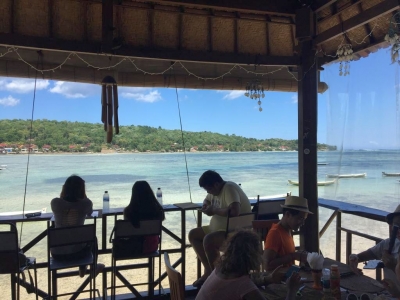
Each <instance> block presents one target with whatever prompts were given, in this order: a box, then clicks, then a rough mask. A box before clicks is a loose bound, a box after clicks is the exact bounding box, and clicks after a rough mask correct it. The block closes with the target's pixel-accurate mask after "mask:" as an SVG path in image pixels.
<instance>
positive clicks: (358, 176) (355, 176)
mask: <svg viewBox="0 0 400 300" xmlns="http://www.w3.org/2000/svg"><path fill="white" fill-rule="evenodd" d="M366 176H367V173H359V174H328V175H326V177H328V178H364V177H366Z"/></svg>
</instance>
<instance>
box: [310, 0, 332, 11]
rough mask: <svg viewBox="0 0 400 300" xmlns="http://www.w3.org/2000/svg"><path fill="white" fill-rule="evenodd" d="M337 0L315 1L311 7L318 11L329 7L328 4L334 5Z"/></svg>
mask: <svg viewBox="0 0 400 300" xmlns="http://www.w3.org/2000/svg"><path fill="white" fill-rule="evenodd" d="M336 1H337V0H317V1H314V3H313V4H312V5H311V9H312V10H313V11H314V12H315V13H317V12H319V11H321V10H323V9H325V8H327V7H328V6H330V5H332V4H333V3H335V2H336Z"/></svg>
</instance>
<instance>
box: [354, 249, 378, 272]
mask: <svg viewBox="0 0 400 300" xmlns="http://www.w3.org/2000/svg"><path fill="white" fill-rule="evenodd" d="M370 259H377V257H376V255H375V254H374V252H373V251H372V250H371V249H368V250H365V251H363V252H361V253H359V254H350V256H349V266H350V269H351V270H352V271H353V272H354V273H355V274H357V275H361V274H362V272H361V271H360V270H358V263H359V262H363V261H367V260H370Z"/></svg>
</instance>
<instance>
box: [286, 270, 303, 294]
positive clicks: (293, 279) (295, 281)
mask: <svg viewBox="0 0 400 300" xmlns="http://www.w3.org/2000/svg"><path fill="white" fill-rule="evenodd" d="M300 280H301V276H300V274H299V273H297V272H293V273H292V275H291V276H290V277H289V278H288V279H287V280H286V286H287V290H288V291H287V294H286V299H285V300H294V299H296V294H297V291H298V290H299V288H300V286H301V281H300Z"/></svg>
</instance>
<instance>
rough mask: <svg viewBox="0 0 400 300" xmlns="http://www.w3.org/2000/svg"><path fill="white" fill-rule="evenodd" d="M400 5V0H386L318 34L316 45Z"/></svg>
mask: <svg viewBox="0 0 400 300" xmlns="http://www.w3.org/2000/svg"><path fill="white" fill-rule="evenodd" d="M399 7H400V5H399V0H385V1H383V2H381V3H379V4H377V5H375V6H373V7H371V8H369V9H367V10H365V11H364V12H362V13H360V14H358V15H356V16H354V17H352V18H350V19H348V20H346V21H344V22H342V23H341V24H338V25H336V26H334V27H332V28H330V29H328V30H325V31H324V32H322V33H320V34H318V35H317V37H316V38H315V45H320V44H322V43H325V42H327V41H330V40H332V39H334V38H335V37H337V36H340V35H341V34H343V32H346V31H350V30H352V29H354V28H357V27H359V26H362V25H364V24H366V23H368V22H371V21H372V20H374V19H376V18H379V17H380V16H382V15H384V14H387V13H389V12H392V11H394V10H396V9H398V8H399Z"/></svg>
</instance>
